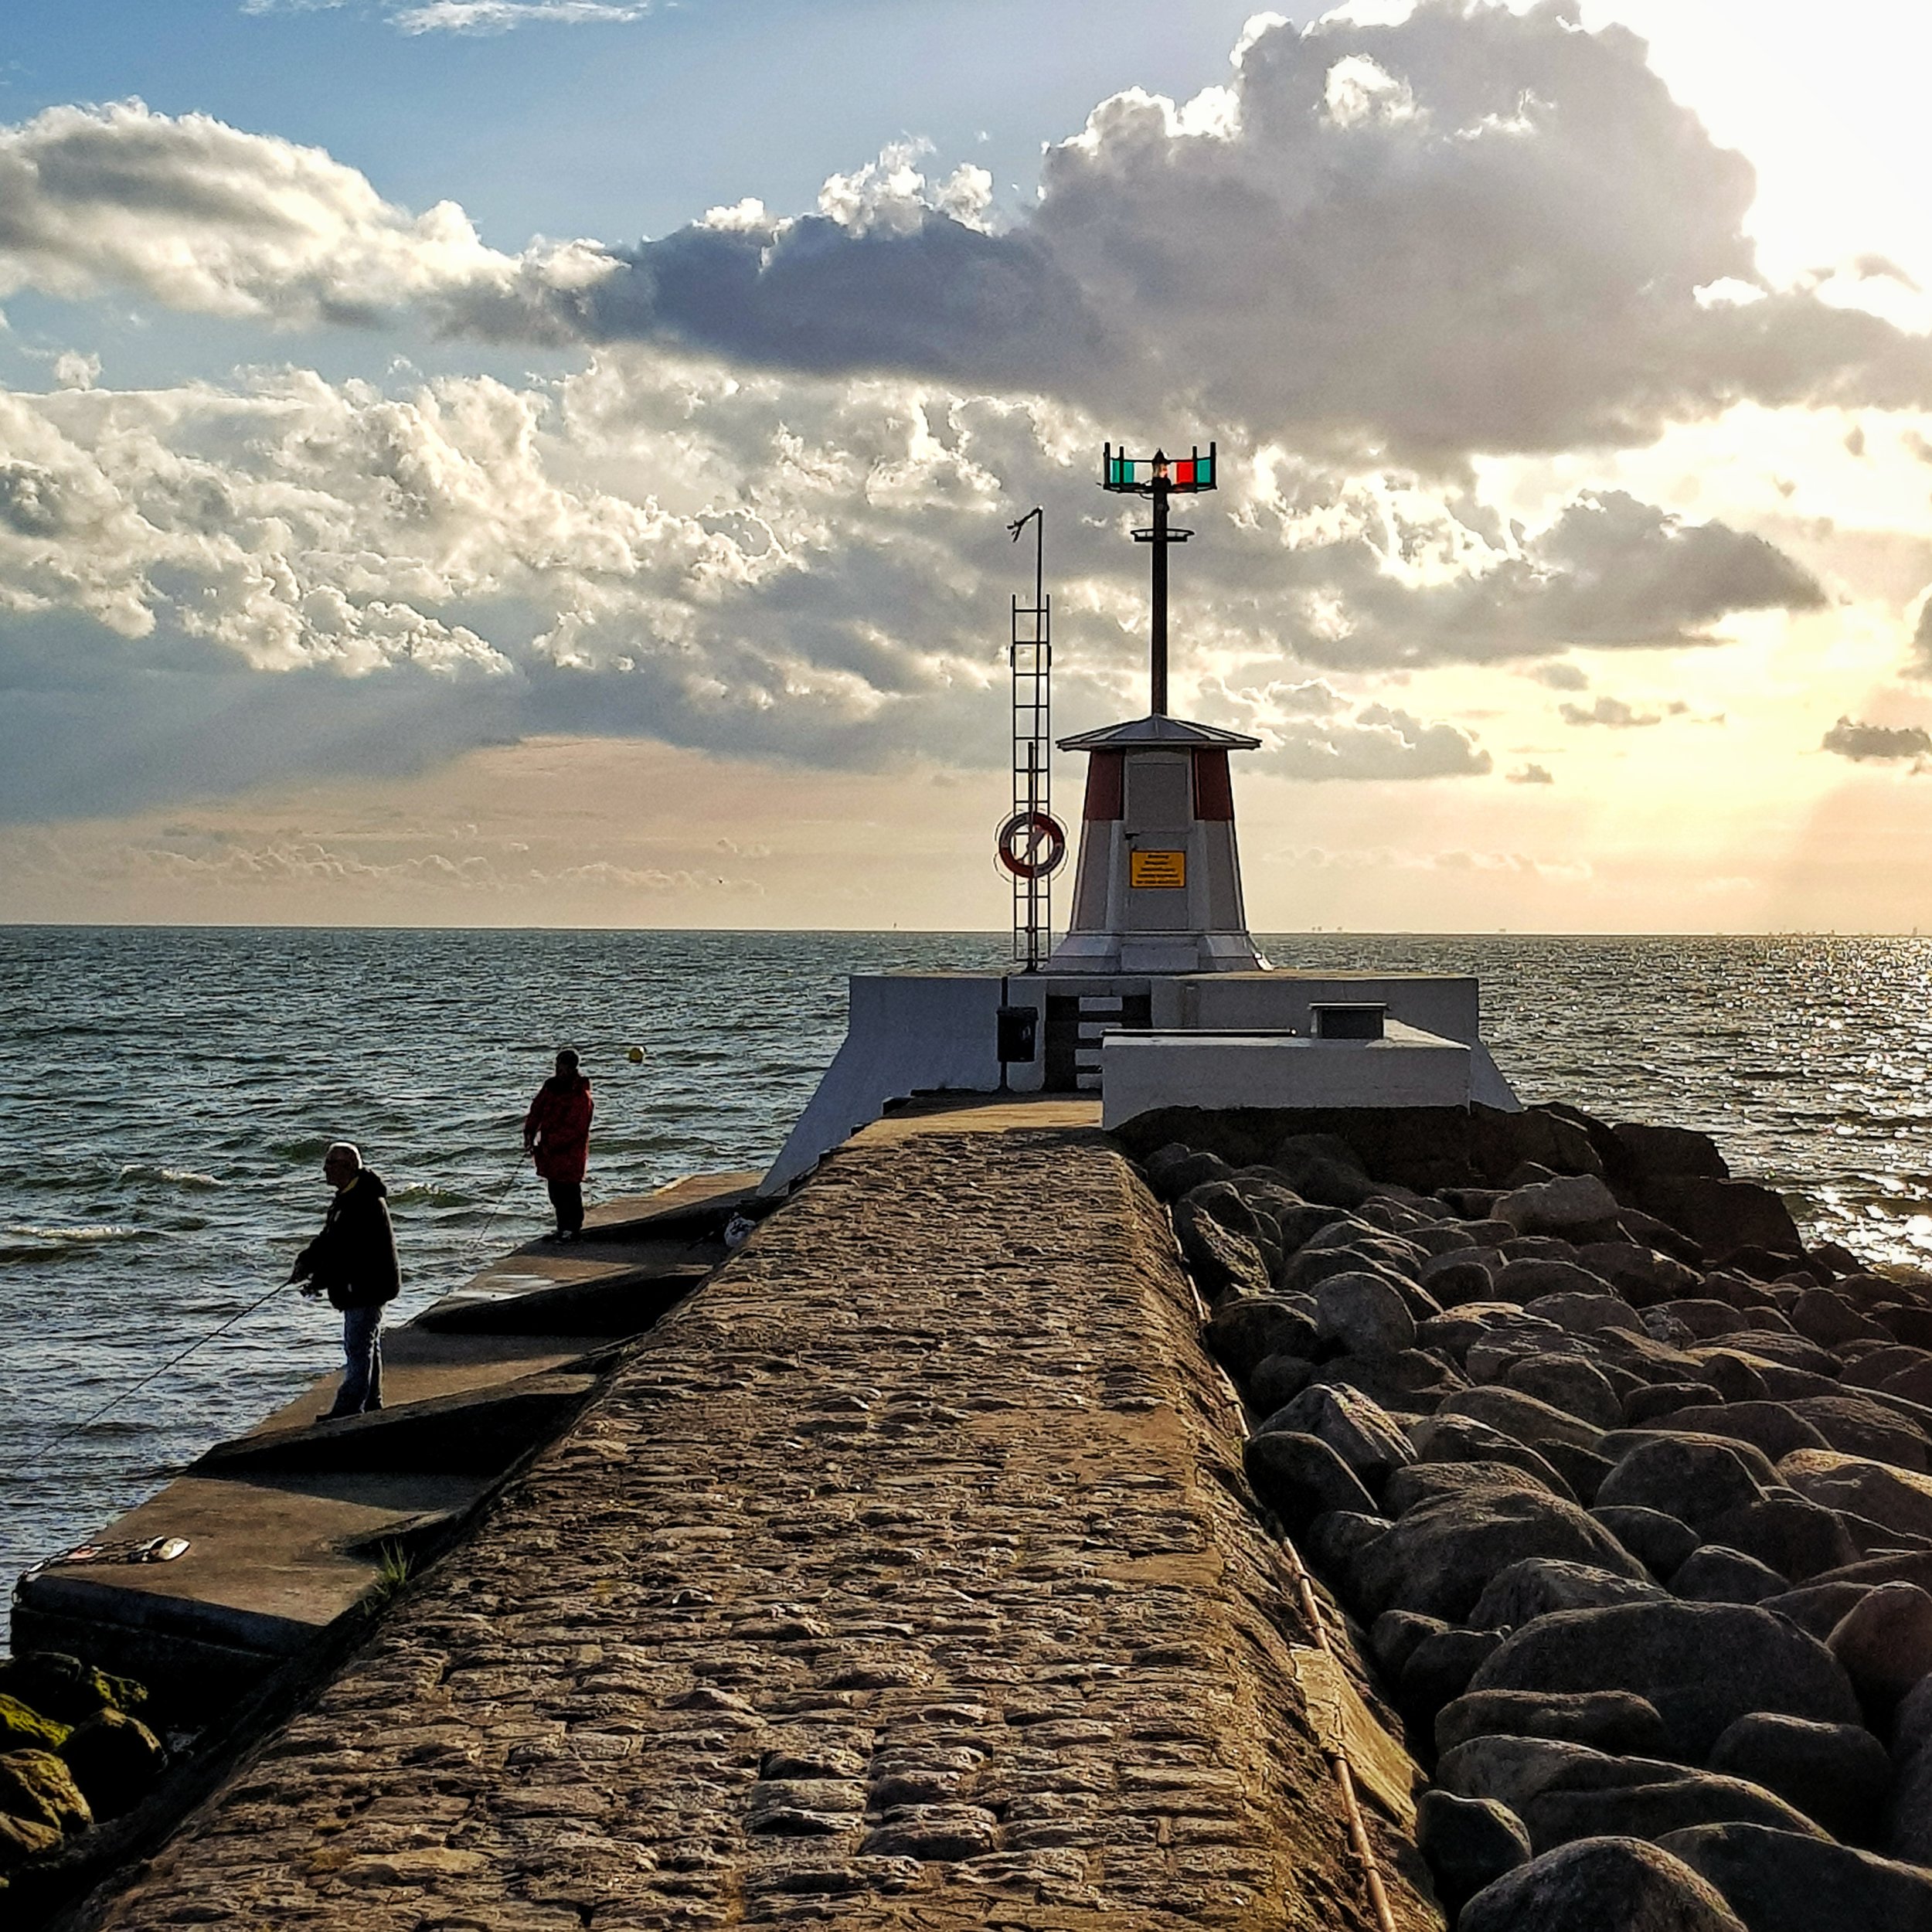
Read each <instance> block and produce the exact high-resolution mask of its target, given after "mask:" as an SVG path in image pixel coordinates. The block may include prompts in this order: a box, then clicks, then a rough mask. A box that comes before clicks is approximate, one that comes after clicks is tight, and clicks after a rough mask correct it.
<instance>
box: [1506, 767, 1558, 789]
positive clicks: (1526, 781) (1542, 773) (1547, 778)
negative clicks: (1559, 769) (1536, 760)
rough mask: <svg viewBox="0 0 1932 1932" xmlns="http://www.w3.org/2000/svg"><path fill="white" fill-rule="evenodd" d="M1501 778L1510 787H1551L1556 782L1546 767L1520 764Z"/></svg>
mask: <svg viewBox="0 0 1932 1932" xmlns="http://www.w3.org/2000/svg"><path fill="white" fill-rule="evenodd" d="M1503 777H1505V779H1506V780H1508V781H1509V783H1510V784H1512V785H1553V784H1555V783H1556V779H1555V778H1554V777H1553V776H1552V775H1551V774H1550V771H1549V767H1548V766H1546V765H1538V764H1522V765H1519V766H1518V767H1516V769H1515V770H1514V771H1506V772H1505V773H1504V774H1503Z"/></svg>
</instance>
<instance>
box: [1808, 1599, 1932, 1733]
mask: <svg viewBox="0 0 1932 1932" xmlns="http://www.w3.org/2000/svg"><path fill="white" fill-rule="evenodd" d="M1825 1647H1826V1648H1828V1650H1829V1651H1831V1653H1832V1655H1833V1656H1834V1657H1835V1658H1837V1659H1838V1662H1840V1663H1841V1664H1842V1665H1844V1666H1845V1675H1846V1676H1848V1677H1849V1678H1850V1679H1851V1680H1852V1686H1853V1688H1854V1689H1855V1690H1856V1691H1857V1692H1858V1694H1859V1698H1860V1699H1862V1702H1863V1703H1864V1705H1865V1708H1866V1710H1867V1711H1868V1712H1869V1713H1871V1714H1872V1716H1874V1717H1876V1718H1877V1719H1879V1720H1881V1721H1883V1720H1884V1719H1887V1718H1889V1716H1891V1714H1892V1712H1893V1709H1894V1707H1895V1706H1896V1705H1897V1704H1898V1702H1899V1701H1900V1699H1902V1698H1903V1696H1905V1694H1906V1692H1908V1691H1910V1689H1912V1688H1913V1686H1914V1685H1917V1683H1919V1682H1920V1680H1921V1679H1923V1678H1925V1677H1926V1676H1927V1675H1932V1596H1928V1595H1927V1593H1926V1592H1925V1591H1924V1590H1921V1589H1920V1588H1919V1587H1918V1586H1917V1584H1916V1583H1877V1584H1875V1585H1874V1586H1873V1587H1872V1588H1871V1589H1870V1590H1868V1591H1867V1592H1866V1594H1865V1595H1864V1596H1863V1597H1860V1598H1859V1600H1858V1602H1857V1603H1855V1604H1853V1605H1852V1607H1851V1608H1850V1609H1849V1611H1846V1612H1845V1615H1844V1616H1843V1617H1842V1618H1841V1619H1840V1620H1839V1621H1838V1624H1836V1625H1835V1627H1834V1628H1833V1629H1832V1634H1831V1635H1830V1636H1829V1637H1828V1638H1826V1640H1825Z"/></svg>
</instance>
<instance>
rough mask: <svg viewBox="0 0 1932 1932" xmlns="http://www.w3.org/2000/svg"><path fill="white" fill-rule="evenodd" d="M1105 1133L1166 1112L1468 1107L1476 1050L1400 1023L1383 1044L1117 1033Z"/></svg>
mask: <svg viewBox="0 0 1932 1932" xmlns="http://www.w3.org/2000/svg"><path fill="white" fill-rule="evenodd" d="M1100 1070H1101V1073H1100V1077H1101V1085H1100V1124H1101V1125H1102V1126H1103V1127H1107V1128H1114V1127H1117V1126H1119V1125H1120V1124H1121V1122H1122V1121H1131V1120H1132V1119H1133V1118H1134V1116H1135V1115H1136V1114H1149V1113H1151V1112H1153V1111H1154V1110H1155V1108H1156V1107H1467V1106H1468V1104H1469V1085H1470V1056H1469V1049H1468V1047H1467V1046H1464V1045H1463V1044H1462V1043H1461V1041H1460V1040H1447V1039H1440V1038H1439V1037H1438V1036H1437V1035H1435V1034H1433V1033H1424V1032H1419V1031H1417V1029H1415V1028H1414V1027H1412V1026H1403V1025H1402V1024H1401V1022H1400V1021H1391V1022H1389V1026H1388V1030H1387V1032H1386V1034H1385V1036H1384V1037H1383V1038H1382V1039H1375V1040H1341V1039H1309V1038H1308V1037H1307V1036H1302V1035H1298V1036H1294V1037H1292V1038H1290V1037H1287V1036H1283V1035H1281V1034H1274V1035H1267V1034H1254V1033H1249V1034H1212V1033H1112V1034H1110V1035H1109V1036H1107V1040H1106V1042H1105V1043H1104V1046H1103V1047H1102V1049H1101V1052H1100Z"/></svg>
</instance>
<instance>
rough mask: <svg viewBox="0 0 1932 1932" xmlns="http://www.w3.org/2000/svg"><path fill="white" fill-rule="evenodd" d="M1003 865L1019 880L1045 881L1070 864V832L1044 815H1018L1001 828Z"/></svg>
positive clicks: (999, 845) (1025, 813) (999, 847)
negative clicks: (1067, 832) (1067, 833)
mask: <svg viewBox="0 0 1932 1932" xmlns="http://www.w3.org/2000/svg"><path fill="white" fill-rule="evenodd" d="M997 849H998V855H999V862H1000V864H1001V865H1002V866H1004V867H1005V869H1006V870H1007V871H1008V872H1011V873H1012V876H1014V877H1015V879H1044V878H1046V876H1048V875H1049V873H1052V872H1058V871H1059V870H1060V867H1061V866H1063V864H1064V863H1065V862H1066V828H1064V827H1063V825H1061V824H1060V821H1059V820H1058V819H1057V818H1054V817H1053V815H1051V814H1050V813H1049V812H1044V811H1016V812H1015V813H1014V814H1013V815H1012V818H1009V819H1008V820H1007V821H1006V822H1005V825H1002V826H1001V827H1000V828H999V838H998V845H997Z"/></svg>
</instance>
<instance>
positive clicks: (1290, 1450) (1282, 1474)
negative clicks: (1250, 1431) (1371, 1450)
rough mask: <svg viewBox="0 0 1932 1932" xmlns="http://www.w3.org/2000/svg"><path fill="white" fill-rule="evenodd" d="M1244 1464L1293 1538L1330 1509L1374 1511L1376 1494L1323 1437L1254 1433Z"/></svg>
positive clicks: (1244, 1453)
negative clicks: (1368, 1488) (1365, 1486)
mask: <svg viewBox="0 0 1932 1932" xmlns="http://www.w3.org/2000/svg"><path fill="white" fill-rule="evenodd" d="M1241 1464H1242V1467H1243V1469H1244V1470H1245V1471H1246V1472H1247V1478H1248V1481H1249V1483H1250V1485H1251V1486H1252V1487H1253V1491H1254V1493H1255V1494H1256V1495H1257V1496H1259V1497H1260V1499H1261V1500H1262V1502H1264V1503H1265V1504H1267V1506H1268V1507H1269V1508H1270V1509H1272V1510H1273V1511H1274V1513H1275V1514H1276V1515H1277V1516H1279V1517H1280V1518H1281V1522H1282V1524H1283V1526H1284V1528H1285V1529H1287V1532H1288V1534H1289V1536H1291V1537H1293V1536H1300V1535H1301V1533H1302V1532H1303V1531H1304V1530H1305V1529H1307V1528H1308V1525H1309V1524H1310V1523H1311V1522H1314V1521H1315V1518H1316V1517H1318V1516H1319V1515H1324V1514H1325V1513H1326V1512H1328V1511H1329V1510H1331V1509H1348V1510H1353V1511H1355V1512H1357V1513H1358V1514H1359V1515H1365V1516H1368V1515H1373V1514H1374V1513H1375V1499H1374V1498H1373V1497H1372V1496H1371V1495H1369V1492H1368V1491H1367V1490H1366V1489H1365V1488H1363V1487H1362V1484H1361V1481H1360V1480H1359V1478H1357V1476H1356V1475H1355V1471H1353V1470H1352V1469H1351V1468H1349V1465H1348V1464H1346V1463H1345V1462H1344V1461H1342V1458H1340V1457H1339V1456H1338V1455H1337V1454H1335V1451H1334V1450H1332V1448H1330V1447H1328V1444H1326V1443H1325V1442H1324V1441H1322V1440H1321V1438H1320V1437H1318V1436H1306V1435H1298V1434H1295V1433H1294V1432H1293V1431H1291V1430H1271V1431H1270V1432H1269V1433H1267V1434H1264V1435H1258V1436H1250V1437H1249V1438H1248V1440H1247V1443H1246V1444H1243V1448H1242V1452H1241Z"/></svg>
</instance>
